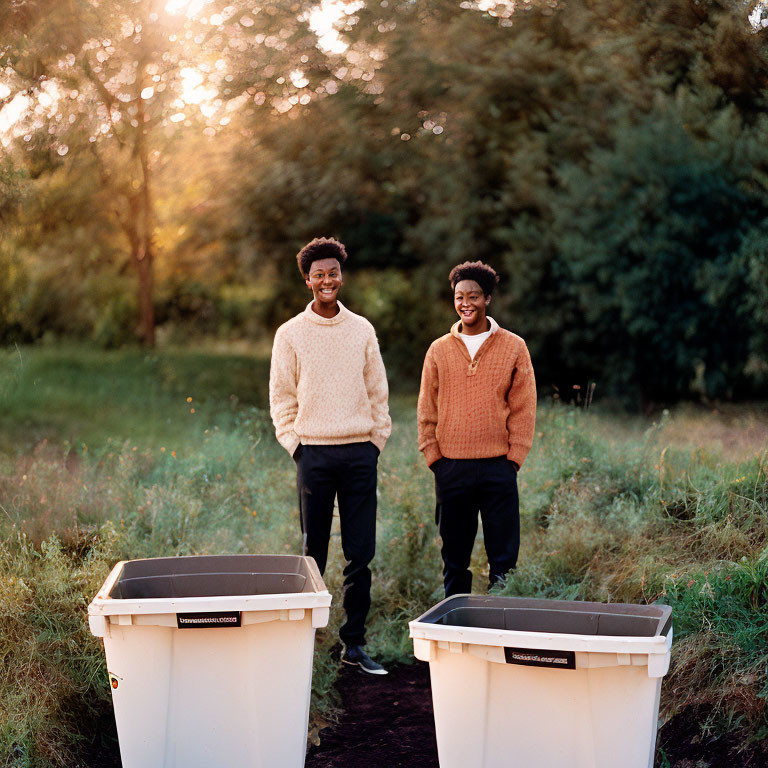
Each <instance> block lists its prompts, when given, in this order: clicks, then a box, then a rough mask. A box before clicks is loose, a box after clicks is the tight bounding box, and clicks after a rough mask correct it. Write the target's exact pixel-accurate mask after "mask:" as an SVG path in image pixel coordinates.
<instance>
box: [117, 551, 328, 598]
mask: <svg viewBox="0 0 768 768" xmlns="http://www.w3.org/2000/svg"><path fill="white" fill-rule="evenodd" d="M311 591H313V585H312V580H311V579H310V578H309V571H308V568H307V564H306V560H305V558H303V557H299V556H293V555H200V556H193V557H161V558H154V559H150V560H130V561H128V562H127V563H125V565H124V566H123V571H122V573H121V574H120V578H119V579H118V580H117V582H116V583H115V586H114V587H113V588H112V590H111V592H110V593H109V596H110V597H111V598H114V599H117V600H132V599H134V600H135V599H144V598H184V597H224V596H241V595H277V594H287V593H297V592H298V593H300V592H311Z"/></svg>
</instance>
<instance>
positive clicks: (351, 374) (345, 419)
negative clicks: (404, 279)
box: [269, 237, 392, 675]
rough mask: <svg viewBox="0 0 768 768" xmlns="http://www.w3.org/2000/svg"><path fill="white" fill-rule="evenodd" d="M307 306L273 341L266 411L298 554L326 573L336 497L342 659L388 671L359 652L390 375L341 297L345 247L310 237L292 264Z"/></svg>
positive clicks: (369, 330)
mask: <svg viewBox="0 0 768 768" xmlns="http://www.w3.org/2000/svg"><path fill="white" fill-rule="evenodd" d="M296 258H297V260H298V263H299V269H300V270H301V274H302V276H303V277H304V282H305V283H306V286H307V288H309V290H310V291H311V292H312V301H311V302H310V303H309V304H308V305H307V308H306V309H305V310H304V311H303V312H302V313H301V314H299V315H297V316H296V317H294V318H292V319H291V320H289V321H288V322H287V323H283V325H281V326H280V327H279V328H278V329H277V333H276V334H275V343H274V346H273V347H272V365H271V367H270V375H269V407H270V413H271V415H272V421H273V422H274V425H275V432H276V433H277V439H278V441H279V442H280V444H281V445H282V446H283V447H284V448H285V449H286V450H287V451H288V453H290V454H291V456H293V458H294V460H295V461H296V468H297V485H298V490H299V511H300V514H301V530H302V533H303V534H304V554H305V555H310V556H311V557H314V558H315V560H316V561H317V566H318V568H319V569H320V573H324V572H325V564H326V560H327V558H328V542H329V539H330V535H331V523H332V521H333V502H334V499H336V498H337V499H338V503H339V522H340V525H341V547H342V549H343V551H344V557H345V559H346V561H347V564H346V567H345V568H344V611H345V612H346V616H347V620H346V622H345V623H344V624H343V626H342V627H341V629H340V630H339V635H340V637H341V640H342V642H343V643H344V646H345V650H344V654H343V656H342V661H343V662H344V663H346V664H354V665H356V666H359V667H360V668H361V669H362V670H363V671H365V672H368V673H370V674H374V675H386V674H387V672H386V670H385V669H384V668H383V667H382V666H381V665H380V664H378V663H376V662H375V661H373V660H372V659H371V658H370V656H368V654H367V653H366V652H365V651H364V650H363V645H364V644H365V619H366V616H367V615H368V609H369V607H370V605H371V570H370V567H369V565H370V562H371V560H372V559H373V555H374V550H375V544H376V469H377V462H378V458H379V453H380V452H381V451H382V450H383V448H384V444H385V443H386V442H387V438H388V437H389V434H390V432H391V430H392V423H391V421H390V418H389V407H388V404H387V400H388V387H387V376H386V373H385V371H384V363H383V362H382V359H381V353H380V352H379V344H378V342H377V341H376V332H375V331H374V329H373V326H372V325H371V324H370V323H369V322H368V321H367V320H366V319H365V318H364V317H361V316H360V315H356V314H355V313H354V312H350V311H349V310H348V309H347V308H346V307H345V306H344V305H343V304H342V303H341V302H340V301H339V300H338V295H339V291H340V290H341V286H342V282H343V278H342V272H341V270H342V266H343V264H344V262H345V261H346V259H347V252H346V249H345V248H344V246H343V245H342V244H341V243H340V242H339V241H338V240H334V239H332V238H324V237H323V238H315V239H314V240H313V241H312V242H311V243H308V244H307V245H305V246H304V248H302V249H301V251H300V252H299V254H298V256H297V257H296Z"/></svg>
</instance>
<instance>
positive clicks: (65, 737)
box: [0, 347, 768, 768]
mask: <svg viewBox="0 0 768 768" xmlns="http://www.w3.org/2000/svg"><path fill="white" fill-rule="evenodd" d="M267 380H268V360H266V359H265V358H263V357H256V356H251V355H248V354H245V353H243V354H240V355H234V354H224V353H216V352H205V351H202V350H198V351H193V350H176V351H173V350H168V351H163V352H158V353H153V354H149V355H147V354H145V353H144V352H141V351H138V350H125V351H117V352H110V353H103V352H99V351H95V350H94V351H91V350H88V349H84V348H82V347H70V348H56V349H53V348H35V349H27V348H21V349H16V348H12V349H9V350H4V351H2V352H1V353H0V659H1V660H2V664H1V665H0V765H2V766H6V767H8V768H10V767H11V766H12V767H13V768H22V767H25V768H26V767H32V766H34V767H35V768H37V767H38V766H39V767H40V768H49V767H50V766H70V767H71V766H78V765H83V764H87V755H89V754H93V752H94V750H97V751H98V750H99V749H102V748H103V749H107V750H110V749H111V750H113V751H114V743H112V742H110V739H111V738H112V735H111V734H112V733H113V728H112V726H111V718H112V714H111V709H110V703H109V693H108V691H109V688H108V685H107V678H106V670H105V668H104V662H103V653H102V649H101V646H100V642H99V641H98V640H97V639H95V638H93V637H91V635H90V633H89V631H88V628H87V621H86V615H85V608H86V606H87V604H88V602H89V601H90V599H91V598H92V597H93V595H94V594H95V592H96V590H97V588H98V587H99V586H100V585H101V583H102V581H103V580H104V578H105V577H106V575H107V573H108V571H109V568H110V567H111V565H112V564H114V562H115V561H117V560H118V559H127V558H137V557H153V556H159V555H177V554H201V553H220V552H234V553H237V552H254V553H267V552H294V553H295V552H298V551H299V550H300V536H299V530H298V523H297V510H296V494H295V485H294V482H295V475H294V466H293V463H292V462H291V460H290V458H289V457H288V455H287V454H286V453H285V452H284V451H283V450H282V449H281V448H280V447H279V446H278V445H277V443H276V442H275V440H274V437H273V433H272V428H271V423H270V421H269V418H268V414H267V413H266V411H265V410H264V406H265V403H266V394H267ZM392 414H393V420H394V429H393V435H392V438H391V440H390V442H389V444H388V445H387V448H386V450H385V451H384V453H383V455H382V457H381V461H380V474H379V478H380V483H379V525H378V535H377V558H376V561H375V568H374V591H373V609H372V613H371V617H370V622H369V626H370V643H369V647H370V650H371V652H372V654H374V655H376V656H378V657H379V658H381V659H382V660H383V661H385V662H387V663H395V662H402V663H407V662H409V661H410V660H411V658H412V655H411V644H410V641H409V640H408V632H407V621H408V620H409V619H411V618H414V617H416V616H418V615H419V614H420V613H422V612H423V611H424V610H426V608H428V607H429V606H431V605H432V604H434V603H435V602H436V601H437V600H439V599H440V597H441V595H442V591H441V584H440V575H439V574H440V556H439V549H438V541H437V537H436V531H435V526H434V522H433V521H434V514H433V488H432V480H431V475H430V473H429V472H428V470H427V469H426V467H425V466H424V463H423V461H422V459H421V456H420V454H419V453H418V451H417V448H416V438H415V396H414V395H413V394H398V395H396V396H393V398H392ZM767 473H768V409H766V408H765V407H764V406H739V407H734V406H731V407H723V408H720V409H718V410H715V409H708V410H702V409H699V408H694V407H690V406H689V407H680V408H676V409H673V410H672V412H671V413H663V414H660V415H659V416H658V417H657V418H655V419H641V418H639V417H628V416H626V415H622V414H618V413H616V412H611V411H610V410H609V409H608V408H607V407H605V406H601V404H600V403H599V401H598V402H597V404H595V405H594V406H593V407H592V409H590V410H589V411H583V410H579V409H575V408H568V407H564V406H554V405H552V404H550V403H547V402H542V403H541V407H540V412H539V419H538V425H537V436H536V442H535V446H534V449H533V451H532V453H531V455H530V457H529V459H528V461H527V462H526V465H525V467H524V468H523V470H522V471H521V473H520V478H519V479H520V492H521V504H522V506H521V512H522V540H523V545H522V551H521V555H520V567H519V569H518V571H517V573H516V574H515V577H514V579H513V580H512V581H510V582H509V583H508V584H507V585H506V587H505V589H504V592H505V593H506V594H511V595H527V596H540V597H551V598H568V599H589V600H610V601H625V602H653V601H661V602H666V603H668V604H670V605H672V607H673V610H674V621H675V637H676V640H675V644H674V647H673V658H672V667H671V670H670V673H669V675H668V676H667V677H666V678H665V680H664V685H663V692H662V705H661V722H662V723H666V724H669V725H672V724H674V723H681V722H684V723H685V724H686V727H687V728H689V730H691V729H692V730H691V732H690V733H689V734H688V737H687V738H689V739H698V742H699V743H709V742H708V740H710V741H711V739H712V738H714V737H715V736H717V735H719V734H725V736H723V738H724V739H727V740H728V743H729V745H730V747H729V749H743V750H745V751H744V752H743V754H744V755H747V754H751V753H754V750H755V748H756V747H755V745H756V744H757V743H758V742H760V741H761V740H765V738H766V736H767V735H768V714H767V710H766V697H768V673H767V672H766V669H767V667H768V646H767V645H766V643H765V640H764V638H765V633H766V631H768V579H766V576H768V547H767V544H768V515H767V514H766V513H767V512H768V476H767ZM483 560H484V558H483V552H482V541H481V538H479V540H478V544H477V547H476V549H475V556H474V571H475V573H476V579H475V588H476V589H477V590H482V589H483V588H484V584H485V579H486V576H487V574H486V573H485V572H484V564H483ZM341 565H342V563H341V554H340V552H339V547H338V529H337V528H335V529H334V535H333V538H332V554H331V558H330V561H329V567H328V571H327V574H326V575H327V579H326V581H327V583H328V586H329V588H330V589H331V590H332V591H333V592H334V594H336V595H339V594H340V578H339V576H340V572H341ZM340 618H341V617H340V613H339V601H338V600H337V601H336V603H335V607H334V610H333V611H332V615H331V624H330V626H329V628H328V630H327V631H324V632H322V633H321V634H320V636H319V638H318V645H319V647H318V652H317V654H316V664H315V671H314V678H313V703H312V725H313V729H314V733H315V735H316V730H317V729H318V728H319V727H321V726H323V725H325V724H326V723H328V722H331V721H333V720H334V719H335V718H336V717H337V716H338V713H339V711H340V710H339V704H340V699H339V694H338V691H337V690H336V688H335V685H334V683H335V680H336V677H337V673H338V665H337V662H336V661H335V660H334V658H333V654H331V653H329V650H330V649H331V648H332V646H333V645H334V644H335V636H336V632H335V631H336V628H337V627H338V624H339V620H340ZM681 718H683V719H682V720H681ZM665 732H671V731H669V730H668V731H662V738H661V739H660V743H661V748H660V749H659V754H658V760H657V765H658V766H659V767H660V768H661V767H662V766H670V765H678V766H681V767H682V766H683V765H684V762H680V761H679V760H678V759H677V756H676V755H675V750H674V744H671V745H670V744H669V743H668V742H665V741H664V738H663V735H664V733H665ZM313 738H314V736H313ZM102 742H103V743H102ZM750 750H752V752H750ZM684 759H688V758H684ZM702 759H704V758H702ZM690 765H696V763H695V762H692V763H690Z"/></svg>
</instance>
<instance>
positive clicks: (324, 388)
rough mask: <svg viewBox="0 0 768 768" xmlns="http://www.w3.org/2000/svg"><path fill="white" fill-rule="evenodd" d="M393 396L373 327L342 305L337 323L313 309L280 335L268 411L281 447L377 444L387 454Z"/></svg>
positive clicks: (290, 450)
mask: <svg viewBox="0 0 768 768" xmlns="http://www.w3.org/2000/svg"><path fill="white" fill-rule="evenodd" d="M388 394H389V390H388V387H387V375H386V372H385V370H384V363H383V361H382V359H381V353H380V352H379V344H378V342H377V341H376V332H375V331H374V329H373V326H372V325H371V324H370V323H369V322H368V320H366V319H365V318H364V317H361V316H360V315H356V314H355V313H354V312H350V311H349V310H348V309H347V308H346V307H345V306H343V305H342V303H341V302H339V313H338V314H337V315H336V316H335V317H332V318H330V319H328V318H324V317H321V316H320V315H318V314H317V313H316V312H313V311H312V304H311V303H310V304H309V305H308V306H307V308H306V309H305V310H304V311H303V312H302V313H301V314H300V315H296V317H294V318H291V319H290V320H289V321H288V322H287V323H283V325H281V326H280V327H279V328H278V329H277V333H276V334H275V343H274V345H273V347H272V365H271V368H270V373H269V410H270V414H271V416H272V421H273V422H274V425H275V432H276V433H277V439H278V441H279V442H280V444H281V445H282V446H283V448H285V449H286V450H287V451H288V453H290V454H291V455H293V452H294V451H295V450H296V448H297V446H298V445H299V443H305V444H308V445H338V444H340V443H362V442H365V441H367V440H370V441H371V442H373V443H374V444H375V445H376V447H377V448H378V449H379V450H380V451H381V450H383V448H384V444H385V443H386V441H387V438H388V437H389V435H390V433H391V431H392V422H391V420H390V418H389V407H388V405H387V398H388Z"/></svg>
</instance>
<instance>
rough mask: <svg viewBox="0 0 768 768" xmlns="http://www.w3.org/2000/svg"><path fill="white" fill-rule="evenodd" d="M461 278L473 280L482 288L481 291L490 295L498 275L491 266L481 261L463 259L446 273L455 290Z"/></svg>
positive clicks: (497, 280)
mask: <svg viewBox="0 0 768 768" xmlns="http://www.w3.org/2000/svg"><path fill="white" fill-rule="evenodd" d="M462 280H474V281H475V282H476V283H477V284H478V285H479V286H480V287H481V288H482V289H483V293H484V294H485V295H486V296H490V295H491V294H492V293H493V289H494V288H495V287H496V283H498V282H499V276H498V275H497V274H496V270H495V269H494V268H493V267H489V266H488V265H487V264H483V262H482V261H465V262H464V263H463V264H459V265H457V266H455V267H454V268H453V269H452V270H451V274H450V275H448V281H449V282H450V284H451V288H452V289H453V290H456V285H457V284H458V283H460V282H461V281H462Z"/></svg>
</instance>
